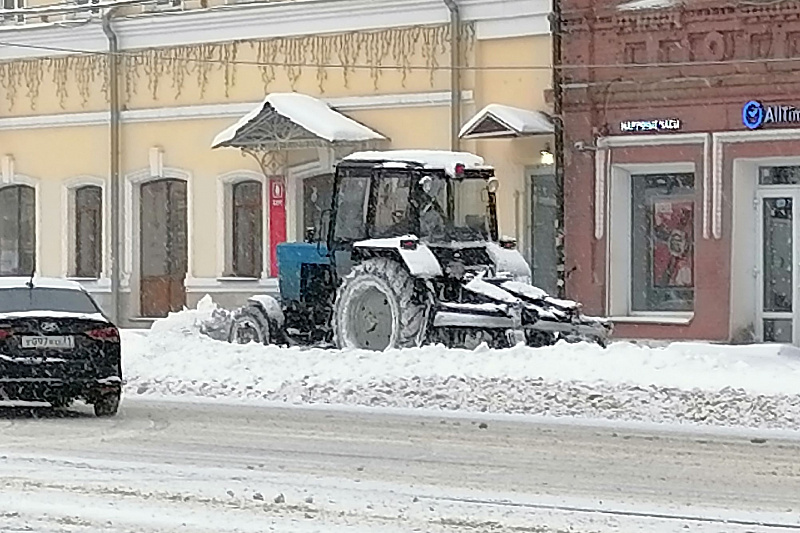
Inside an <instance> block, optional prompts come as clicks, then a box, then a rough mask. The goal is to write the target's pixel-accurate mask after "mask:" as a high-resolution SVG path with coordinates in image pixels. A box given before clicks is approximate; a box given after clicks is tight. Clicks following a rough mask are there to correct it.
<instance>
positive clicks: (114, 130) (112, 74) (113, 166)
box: [102, 7, 122, 325]
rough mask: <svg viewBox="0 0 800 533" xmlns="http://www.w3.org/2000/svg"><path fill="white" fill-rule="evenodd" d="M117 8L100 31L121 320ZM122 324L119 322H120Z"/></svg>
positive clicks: (114, 277)
mask: <svg viewBox="0 0 800 533" xmlns="http://www.w3.org/2000/svg"><path fill="white" fill-rule="evenodd" d="M116 11H117V8H116V7H112V8H110V9H109V10H108V11H106V12H105V13H103V18H102V24H103V33H105V35H106V39H108V80H109V82H108V92H109V116H110V122H109V177H110V180H111V195H110V196H111V254H110V255H111V257H110V260H111V265H110V267H111V298H112V301H113V305H112V308H113V316H114V320H115V322H117V324H120V322H121V320H122V302H121V298H120V284H121V276H120V240H121V239H120V213H121V205H120V204H121V202H120V183H119V161H120V135H119V134H120V131H119V130H120V102H119V55H118V54H119V39H118V38H117V34H116V33H115V32H114V28H112V27H111V19H112V18H113V17H114V15H115V14H116ZM120 325H121V324H120Z"/></svg>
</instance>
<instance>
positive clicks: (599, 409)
mask: <svg viewBox="0 0 800 533" xmlns="http://www.w3.org/2000/svg"><path fill="white" fill-rule="evenodd" d="M198 307H199V308H198V309H196V310H190V311H184V312H182V313H176V314H173V315H171V316H170V317H168V318H166V319H164V320H159V321H157V322H156V323H155V324H154V325H153V328H152V329H151V330H149V331H125V332H124V336H123V342H124V346H123V348H124V356H123V357H124V371H125V374H126V379H127V381H128V385H127V391H126V392H127V393H129V394H140V395H154V396H186V397H206V398H221V399H236V400H257V401H258V400H262V401H263V400H268V401H283V402H289V403H334V404H352V405H367V406H386V407H415V408H418V407H424V408H434V409H456V410H470V411H486V412H505V413H530V414H537V415H553V416H576V417H592V418H609V419H617V420H649V421H655V422H700V423H707V424H719V425H732V426H750V427H789V428H800V396H798V383H800V350H797V349H795V348H792V347H781V346H777V345H749V346H716V345H709V344H701V343H675V344H672V345H669V346H667V347H663V348H648V347H643V346H637V345H634V344H630V343H616V344H613V345H612V346H611V347H610V348H608V349H607V350H603V349H602V348H600V347H598V346H595V345H590V344H575V345H568V344H560V345H558V346H553V347H548V348H539V349H532V348H527V347H522V346H520V347H516V348H511V349H506V350H489V349H486V348H478V349H477V350H475V351H467V350H455V349H447V348H444V347H442V346H429V347H425V348H419V349H409V350H395V351H389V352H382V353H381V352H368V351H359V350H346V351H336V350H323V349H317V348H280V347H276V346H262V345H257V344H251V345H246V346H240V345H231V344H228V343H225V342H219V341H216V340H213V339H212V338H209V337H208V336H205V335H201V334H200V332H201V331H202V330H203V329H204V328H206V327H207V326H206V324H207V323H208V322H209V321H211V322H212V323H213V322H214V321H215V320H216V318H215V316H216V317H218V314H219V311H218V310H217V309H216V307H215V306H214V305H213V303H211V302H210V300H203V301H202V302H201V304H200V305H199V306H198Z"/></svg>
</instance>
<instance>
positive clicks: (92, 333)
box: [86, 327, 119, 342]
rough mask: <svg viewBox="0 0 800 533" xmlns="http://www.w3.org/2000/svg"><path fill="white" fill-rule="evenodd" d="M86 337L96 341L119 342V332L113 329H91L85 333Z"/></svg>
mask: <svg viewBox="0 0 800 533" xmlns="http://www.w3.org/2000/svg"><path fill="white" fill-rule="evenodd" d="M86 336H87V337H91V338H92V339H95V340H98V341H111V342H119V331H117V328H113V327H109V328H98V329H92V330H89V331H87V332H86Z"/></svg>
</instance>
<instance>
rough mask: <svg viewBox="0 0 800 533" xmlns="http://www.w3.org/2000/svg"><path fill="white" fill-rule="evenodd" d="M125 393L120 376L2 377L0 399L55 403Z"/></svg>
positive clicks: (91, 399) (0, 379)
mask: <svg viewBox="0 0 800 533" xmlns="http://www.w3.org/2000/svg"><path fill="white" fill-rule="evenodd" d="M121 390H122V380H121V379H120V378H119V376H107V377H101V378H83V379H58V378H14V377H5V376H0V400H3V401H45V402H53V401H58V400H62V399H66V398H83V399H86V400H89V401H94V399H96V398H98V397H100V396H103V395H106V394H112V393H119V392H120V391H121Z"/></svg>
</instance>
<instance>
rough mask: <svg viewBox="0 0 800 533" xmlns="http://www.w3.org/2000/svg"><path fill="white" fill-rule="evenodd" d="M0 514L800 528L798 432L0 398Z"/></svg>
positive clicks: (238, 524) (273, 523) (191, 522)
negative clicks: (94, 410) (39, 403)
mask: <svg viewBox="0 0 800 533" xmlns="http://www.w3.org/2000/svg"><path fill="white" fill-rule="evenodd" d="M0 433H1V434H2V439H1V442H0V483H1V484H2V486H0V531H3V532H15V531H37V532H89V531H109V532H123V531H126V532H135V533H142V532H147V533H150V532H156V531H159V532H162V531H192V532H194V531H197V532H212V531H213V532H220V531H226V532H227V531H248V532H250V531H253V532H256V531H258V532H263V531H280V532H287V533H288V532H292V533H294V532H299V533H308V532H316V531H319V532H323V531H324V532H326V533H328V532H339V531H342V532H345V531H348V532H362V531H363V532H367V531H370V532H384V531H385V532H411V531H421V532H440V531H441V532H444V531H453V532H480V531H492V532H498V531H509V532H510V531H515V532H525V531H530V532H534V531H562V530H563V531H567V530H570V528H572V531H576V532H589V531H601V532H602V531H640V530H647V531H703V532H704V531H720V532H722V531H725V532H739V531H741V532H745V531H750V532H762V531H770V532H773V531H795V532H796V531H800V499H799V498H798V496H800V460H799V459H798V458H800V442H798V441H788V440H787V441H780V440H775V439H773V438H767V439H766V440H763V439H753V438H751V437H730V436H728V437H725V436H719V435H711V434H708V435H701V434H681V433H672V432H652V433H648V432H645V431H644V430H642V431H633V430H630V429H627V430H625V429H613V428H597V427H588V426H579V425H563V424H558V425H548V424H539V423H537V424H533V423H525V422H514V421H488V422H481V421H478V420H472V419H470V417H469V415H464V416H463V417H460V418H454V417H447V418H438V417H431V416H401V415H398V414H386V413H381V412H374V413H359V412H341V411H335V410H315V409H292V408H272V407H252V406H240V407H236V406H231V405H215V404H212V403H179V402H174V403H169V402H163V403H162V402H154V401H144V400H137V399H131V398H127V399H126V400H125V401H124V403H123V407H122V409H121V412H120V415H119V416H118V417H116V418H113V419H96V418H94V417H93V415H91V414H90V410H89V409H88V408H86V407H85V406H76V407H73V408H70V409H69V410H67V411H53V410H51V409H47V408H0Z"/></svg>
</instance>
